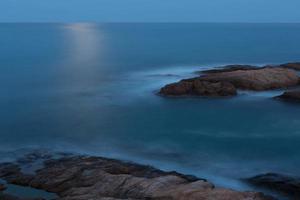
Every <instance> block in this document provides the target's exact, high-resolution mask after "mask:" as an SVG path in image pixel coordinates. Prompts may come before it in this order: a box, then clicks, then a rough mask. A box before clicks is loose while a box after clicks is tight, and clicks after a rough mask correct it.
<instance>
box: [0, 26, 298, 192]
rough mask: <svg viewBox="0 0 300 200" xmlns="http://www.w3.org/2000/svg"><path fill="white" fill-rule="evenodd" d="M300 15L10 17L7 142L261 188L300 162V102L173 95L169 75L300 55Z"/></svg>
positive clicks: (0, 61)
mask: <svg viewBox="0 0 300 200" xmlns="http://www.w3.org/2000/svg"><path fill="white" fill-rule="evenodd" d="M299 47H300V24H0V67H1V71H0V72H1V73H0V91H1V96H0V110H1V112H0V136H1V139H0V148H1V152H2V159H3V160H5V159H8V157H9V155H10V154H6V152H7V151H14V150H16V149H21V148H50V149H54V150H62V151H73V152H81V153H90V154H95V155H104V156H109V157H114V158H121V159H127V160H132V161H137V162H139V163H147V164H152V165H154V166H156V167H159V168H162V169H172V170H178V171H180V172H184V173H191V174H195V175H198V176H200V177H204V178H208V179H209V180H212V181H213V182H214V183H216V184H217V185H221V186H225V187H232V188H236V189H241V190H245V189H249V188H248V187H247V186H245V185H243V184H242V183H240V182H239V181H237V180H238V179H240V178H244V177H248V176H251V175H255V174H258V173H262V172H281V173H287V174H292V175H297V174H299V172H300V167H299V166H300V159H299V156H300V148H299V145H300V114H299V113H300V106H299V105H296V104H288V103H282V102H278V101H276V100H273V99H271V97H272V96H274V95H277V94H280V93H281V91H272V92H260V93H255V92H242V93H241V94H240V95H239V96H238V97H236V98H228V99H209V98H184V99H180V98H173V99H170V98H162V97H159V96H157V95H155V92H156V91H157V90H158V89H159V88H160V87H161V86H163V85H164V84H165V83H169V82H173V81H176V80H179V79H181V78H184V77H190V76H193V75H194V74H193V71H195V70H200V69H203V68H210V67H214V66H219V65H223V64H233V63H241V64H246V63H247V64H266V63H268V64H269V63H272V64H276V63H284V62H289V61H297V60H300V48H299Z"/></svg>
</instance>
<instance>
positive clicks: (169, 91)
mask: <svg viewBox="0 0 300 200" xmlns="http://www.w3.org/2000/svg"><path fill="white" fill-rule="evenodd" d="M159 93H160V94H162V95H168V96H183V95H194V96H234V95H236V94H237V91H236V88H235V87H234V85H232V84H231V83H229V82H225V81H203V80H199V79H197V78H196V79H185V80H181V81H179V82H178V83H172V84H169V85H166V86H165V87H163V88H161V90H160V92H159Z"/></svg>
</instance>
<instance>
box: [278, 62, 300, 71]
mask: <svg viewBox="0 0 300 200" xmlns="http://www.w3.org/2000/svg"><path fill="white" fill-rule="evenodd" d="M280 67H284V68H288V69H294V70H297V71H299V70H300V62H295V63H286V64H282V65H280Z"/></svg>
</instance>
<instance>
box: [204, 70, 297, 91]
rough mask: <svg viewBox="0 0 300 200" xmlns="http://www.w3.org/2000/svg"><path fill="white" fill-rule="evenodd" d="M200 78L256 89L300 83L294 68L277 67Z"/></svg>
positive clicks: (275, 87)
mask: <svg viewBox="0 0 300 200" xmlns="http://www.w3.org/2000/svg"><path fill="white" fill-rule="evenodd" d="M199 78H200V79H201V80H208V81H227V82H230V83H232V84H233V85H234V86H235V87H236V88H238V89H242V90H255V91H261V90H270V89H278V88H287V87H290V86H295V85H297V84H298V83H299V78H298V76H297V74H296V73H295V72H294V71H293V70H290V69H285V68H275V67H266V68H261V69H256V70H237V71H232V72H223V73H214V74H209V75H205V76H202V77H199Z"/></svg>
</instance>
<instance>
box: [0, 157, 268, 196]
mask: <svg viewBox="0 0 300 200" xmlns="http://www.w3.org/2000/svg"><path fill="white" fill-rule="evenodd" d="M41 160H42V161H43V165H42V166H39V167H38V168H36V169H35V170H34V171H33V172H28V171H26V170H25V169H26V168H28V166H30V167H32V168H35V167H34V166H35V163H39V162H40V161H41ZM0 178H1V179H3V180H5V181H6V182H7V183H10V184H15V185H21V186H26V187H32V188H36V189H42V190H45V191H48V192H52V193H55V194H57V196H58V198H56V199H59V200H96V199H97V200H98V199H100V200H117V199H128V200H129V199H132V200H133V199H134V200H138V199H144V200H146V199H147V200H151V199H153V200H185V199H187V200H202V199H203V200H271V199H273V198H272V197H269V196H266V195H264V194H263V193H260V192H238V191H234V190H230V189H225V188H218V187H215V186H214V185H213V184H212V183H210V182H208V181H207V180H205V179H200V178H197V177H195V176H190V175H183V174H180V173H177V172H174V171H173V172H165V171H162V170H159V169H156V168H153V167H151V166H145V165H139V164H135V163H130V162H124V161H120V160H114V159H108V158H103V157H92V156H82V155H71V154H70V155H67V154H55V155H54V154H44V153H39V152H34V153H30V154H27V155H25V156H24V157H23V158H20V159H18V160H16V161H15V162H9V163H2V164H0ZM0 186H1V187H0V188H1V190H3V191H2V193H1V192H0V197H1V198H0V199H1V200H29V199H24V198H22V197H15V196H13V195H14V194H6V193H5V186H4V185H0ZM38 199H42V198H35V199H31V200H38Z"/></svg>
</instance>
